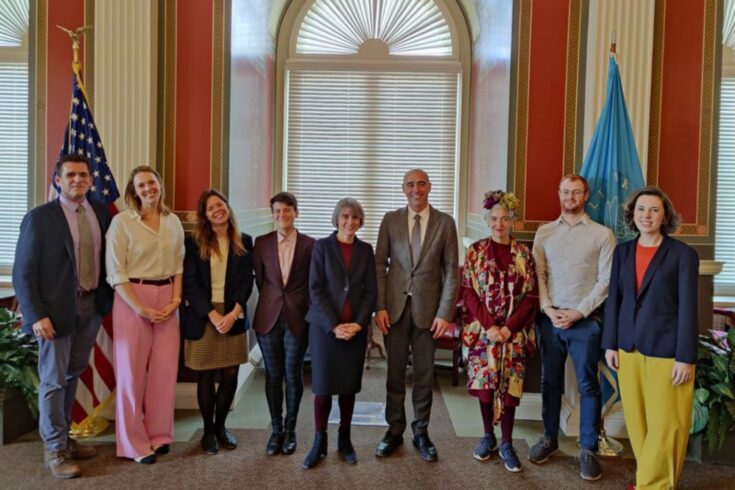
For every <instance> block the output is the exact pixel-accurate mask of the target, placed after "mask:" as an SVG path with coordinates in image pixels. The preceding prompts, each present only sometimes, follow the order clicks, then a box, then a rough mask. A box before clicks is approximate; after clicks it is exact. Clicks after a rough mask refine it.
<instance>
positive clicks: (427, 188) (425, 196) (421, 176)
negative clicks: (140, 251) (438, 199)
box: [402, 168, 431, 213]
mask: <svg viewBox="0 0 735 490" xmlns="http://www.w3.org/2000/svg"><path fill="white" fill-rule="evenodd" d="M402 188H403V193H404V194H405V195H406V198H407V199H408V205H409V207H410V208H411V209H413V210H414V211H415V212H417V213H420V212H421V211H423V210H424V209H426V206H428V205H429V192H431V181H429V174H427V173H426V172H425V171H424V170H423V169H420V168H414V169H411V170H409V171H408V172H406V174H405V175H404V176H403V186H402Z"/></svg>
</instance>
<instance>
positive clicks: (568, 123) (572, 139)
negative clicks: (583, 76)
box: [563, 0, 582, 175]
mask: <svg viewBox="0 0 735 490" xmlns="http://www.w3.org/2000/svg"><path fill="white" fill-rule="evenodd" d="M567 29H568V31H567V60H566V62H567V63H566V73H567V76H566V91H565V94H564V109H565V112H564V150H563V151H564V153H563V155H564V156H563V159H564V174H563V175H566V174H571V173H574V171H575V165H576V163H577V161H578V160H579V158H578V157H577V132H578V131H577V130H578V127H577V119H578V118H577V104H578V95H579V45H580V38H579V37H580V32H581V30H582V0H571V1H570V2H569V23H568V26H567Z"/></svg>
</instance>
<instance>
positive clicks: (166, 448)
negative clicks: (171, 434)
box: [153, 444, 171, 456]
mask: <svg viewBox="0 0 735 490" xmlns="http://www.w3.org/2000/svg"><path fill="white" fill-rule="evenodd" d="M153 452H154V453H156V454H157V455H159V456H163V455H164V454H168V453H170V452H171V444H161V445H160V446H158V447H157V448H156V449H154V450H153Z"/></svg>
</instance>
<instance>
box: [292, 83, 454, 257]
mask: <svg viewBox="0 0 735 490" xmlns="http://www.w3.org/2000/svg"><path fill="white" fill-rule="evenodd" d="M286 90H287V94H288V99H287V107H286V111H285V112H286V119H287V120H286V123H285V128H286V135H285V137H284V146H285V148H284V162H285V180H286V182H285V184H286V189H287V190H288V191H290V192H293V193H294V194H296V196H297V198H298V199H299V221H298V226H299V229H300V230H301V231H303V232H305V233H307V234H309V235H312V236H314V237H317V238H320V237H323V236H326V235H328V234H329V233H331V232H332V231H333V230H334V227H333V226H332V223H331V217H332V211H333V209H334V205H335V204H336V203H337V201H338V200H339V199H341V198H343V197H353V198H355V199H357V200H358V201H360V203H361V204H362V205H363V207H364V209H365V223H364V225H363V228H362V229H361V230H360V231H359V232H358V236H359V237H360V238H361V239H363V240H366V241H368V242H370V243H372V244H373V245H375V243H376V241H377V233H378V228H379V226H380V222H381V220H382V218H383V215H384V214H385V213H386V212H387V211H389V210H393V209H396V208H399V207H402V206H405V205H406V197H405V195H404V194H403V192H402V190H401V183H402V179H403V175H404V173H405V172H406V171H407V170H409V169H411V168H416V167H420V168H423V169H424V170H426V171H427V172H428V174H429V177H430V179H431V182H432V190H431V194H430V197H429V199H430V203H431V204H432V205H433V206H434V207H436V208H438V209H440V210H442V211H444V212H446V213H449V214H450V215H453V216H454V214H455V192H454V190H455V188H456V182H455V179H456V172H457V164H458V149H457V148H458V144H457V142H458V137H459V135H458V122H457V120H458V117H459V106H458V98H459V97H458V90H459V75H458V74H457V73H403V72H396V73H391V72H368V71H319V70H293V69H292V70H289V71H288V72H287V89H286Z"/></svg>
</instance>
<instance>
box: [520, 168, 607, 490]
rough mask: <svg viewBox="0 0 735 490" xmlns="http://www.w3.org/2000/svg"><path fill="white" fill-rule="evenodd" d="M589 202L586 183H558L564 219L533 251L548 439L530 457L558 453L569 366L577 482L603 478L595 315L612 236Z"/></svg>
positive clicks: (603, 292)
mask: <svg viewBox="0 0 735 490" xmlns="http://www.w3.org/2000/svg"><path fill="white" fill-rule="evenodd" d="M587 199H589V187H588V185H587V181H585V180H584V178H583V177H581V176H579V175H573V174H572V175H566V176H565V177H564V178H562V180H561V182H560V183H559V201H560V204H561V215H560V216H559V218H557V219H556V220H554V221H552V222H550V223H547V224H545V225H543V226H541V227H540V228H539V229H538V231H537V232H536V238H535V240H534V243H533V256H534V259H535V260H536V272H537V274H538V282H539V298H540V307H541V311H542V312H543V313H540V314H539V316H538V321H537V329H538V335H539V345H540V347H541V360H542V379H541V397H542V417H543V421H544V435H543V437H541V439H540V440H539V441H538V442H537V443H536V444H535V445H534V446H533V447H532V448H531V449H530V451H529V453H528V459H529V460H531V462H533V463H536V464H541V463H544V462H546V460H548V459H549V456H551V454H552V453H554V452H555V451H556V450H557V449H558V448H559V443H558V439H557V437H558V433H559V417H560V413H561V395H562V392H563V391H564V365H565V363H566V359H567V355H569V356H570V357H571V358H572V363H573V364H574V371H575V373H576V376H577V389H578V391H579V396H580V420H579V444H580V447H581V450H580V454H579V464H580V475H581V477H582V478H583V479H585V480H597V479H599V478H600V477H601V476H602V470H601V469H600V463H599V461H598V460H597V456H596V455H595V452H596V451H597V445H598V438H599V433H600V408H601V406H600V405H601V400H600V383H599V381H598V378H597V363H598V361H599V360H600V352H601V351H600V343H601V338H602V335H601V332H602V331H601V325H600V321H599V315H597V309H598V308H599V307H600V305H601V304H602V303H603V302H604V301H605V299H606V298H607V291H608V285H609V282H610V268H611V265H612V256H613V252H614V250H615V236H614V235H613V233H612V231H610V230H609V229H608V228H606V227H604V226H602V225H600V224H597V223H595V222H594V221H592V219H590V217H589V216H588V215H587V214H586V213H585V212H584V205H585V203H586V202H587Z"/></svg>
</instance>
